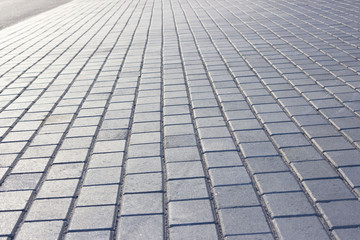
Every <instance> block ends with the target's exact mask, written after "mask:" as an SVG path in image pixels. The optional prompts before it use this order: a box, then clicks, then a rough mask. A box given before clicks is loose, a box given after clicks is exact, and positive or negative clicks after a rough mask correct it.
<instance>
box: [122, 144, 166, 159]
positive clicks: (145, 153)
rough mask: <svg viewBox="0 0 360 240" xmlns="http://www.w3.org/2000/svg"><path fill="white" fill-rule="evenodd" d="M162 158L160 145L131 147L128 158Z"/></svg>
mask: <svg viewBox="0 0 360 240" xmlns="http://www.w3.org/2000/svg"><path fill="white" fill-rule="evenodd" d="M156 156H160V143H151V144H139V145H130V146H129V148H128V157H129V158H136V157H156Z"/></svg>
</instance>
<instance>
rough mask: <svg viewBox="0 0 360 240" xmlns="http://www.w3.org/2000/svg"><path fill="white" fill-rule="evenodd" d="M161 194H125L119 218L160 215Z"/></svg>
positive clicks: (161, 207) (161, 206) (161, 209)
mask: <svg viewBox="0 0 360 240" xmlns="http://www.w3.org/2000/svg"><path fill="white" fill-rule="evenodd" d="M162 212H163V195H162V193H144V194H142V193H141V194H125V195H124V196H123V199H122V205H121V216H136V215H146V214H161V213H162Z"/></svg>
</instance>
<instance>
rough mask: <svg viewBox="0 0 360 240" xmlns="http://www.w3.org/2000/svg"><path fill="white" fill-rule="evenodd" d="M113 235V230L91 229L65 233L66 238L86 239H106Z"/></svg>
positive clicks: (73, 239) (71, 239) (72, 239)
mask: <svg viewBox="0 0 360 240" xmlns="http://www.w3.org/2000/svg"><path fill="white" fill-rule="evenodd" d="M110 236H111V231H106V230H105V231H90V232H68V233H67V234H66V235H65V239H66V240H75V239H78V240H80V239H81V240H85V239H99V240H106V239H109V238H110Z"/></svg>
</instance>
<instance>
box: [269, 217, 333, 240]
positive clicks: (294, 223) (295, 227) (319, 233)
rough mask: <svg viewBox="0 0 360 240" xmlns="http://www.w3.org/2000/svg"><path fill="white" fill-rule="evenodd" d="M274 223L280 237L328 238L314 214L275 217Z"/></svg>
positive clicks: (303, 239)
mask: <svg viewBox="0 0 360 240" xmlns="http://www.w3.org/2000/svg"><path fill="white" fill-rule="evenodd" d="M274 225H275V228H276V230H277V232H278V234H279V237H280V238H281V239H299V240H308V239H316V240H317V239H319V240H322V239H324V240H325V239H327V240H328V239H329V236H328V234H327V233H326V231H325V229H324V227H323V225H322V224H321V222H320V221H319V219H318V218H317V217H316V216H309V217H307V216H306V217H305V216H304V217H290V218H276V219H275V220H274Z"/></svg>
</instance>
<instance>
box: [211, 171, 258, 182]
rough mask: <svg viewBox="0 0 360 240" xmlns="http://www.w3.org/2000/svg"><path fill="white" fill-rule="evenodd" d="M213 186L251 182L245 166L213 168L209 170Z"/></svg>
mask: <svg viewBox="0 0 360 240" xmlns="http://www.w3.org/2000/svg"><path fill="white" fill-rule="evenodd" d="M209 174H210V179H211V182H212V185H213V186H225V185H234V184H248V183H250V182H251V179H250V177H249V174H248V172H247V171H246V169H245V167H224V168H212V169H210V170H209Z"/></svg>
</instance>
